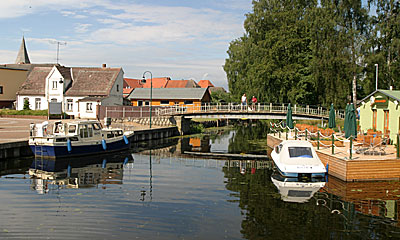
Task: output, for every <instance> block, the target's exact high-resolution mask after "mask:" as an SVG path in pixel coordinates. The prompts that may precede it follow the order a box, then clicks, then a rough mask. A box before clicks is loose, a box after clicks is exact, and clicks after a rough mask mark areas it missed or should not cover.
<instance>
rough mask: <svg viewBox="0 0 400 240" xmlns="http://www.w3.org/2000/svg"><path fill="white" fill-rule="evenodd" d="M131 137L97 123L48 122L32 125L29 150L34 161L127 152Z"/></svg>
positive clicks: (120, 130) (86, 121)
mask: <svg viewBox="0 0 400 240" xmlns="http://www.w3.org/2000/svg"><path fill="white" fill-rule="evenodd" d="M132 134H133V133H131V132H130V133H124V131H123V130H122V129H118V128H102V126H101V124H100V122H99V121H95V120H82V121H56V122H54V123H52V124H50V123H48V122H47V121H46V122H43V123H40V124H31V125H30V136H29V146H30V148H31V150H32V152H33V153H34V155H35V157H44V158H62V157H72V156H84V155H92V154H101V153H109V152H113V151H121V150H124V149H128V148H129V137H130V136H131V135H132Z"/></svg>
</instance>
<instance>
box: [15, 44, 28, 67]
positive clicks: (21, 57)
mask: <svg viewBox="0 0 400 240" xmlns="http://www.w3.org/2000/svg"><path fill="white" fill-rule="evenodd" d="M15 63H16V64H30V63H31V61H29V56H28V51H27V50H26V46H25V38H24V37H22V43H21V47H20V48H19V52H18V56H17V59H16V60H15Z"/></svg>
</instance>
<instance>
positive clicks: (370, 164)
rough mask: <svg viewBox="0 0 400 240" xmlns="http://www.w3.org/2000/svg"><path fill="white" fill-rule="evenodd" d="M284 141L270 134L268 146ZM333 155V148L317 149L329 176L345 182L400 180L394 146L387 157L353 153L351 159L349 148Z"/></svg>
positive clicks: (399, 168)
mask: <svg viewBox="0 0 400 240" xmlns="http://www.w3.org/2000/svg"><path fill="white" fill-rule="evenodd" d="M283 140H284V139H282V138H278V137H277V136H273V134H269V135H268V138H267V143H268V146H269V147H271V148H273V147H274V146H276V145H277V144H279V143H280V142H281V141H283ZM336 149H337V150H336V152H337V153H336V154H332V152H331V148H320V149H319V150H317V149H316V151H317V154H318V157H319V158H320V159H321V161H322V163H323V164H324V165H325V166H326V165H329V166H328V168H329V170H328V174H329V175H330V176H334V177H337V178H339V179H341V180H343V181H346V182H349V181H377V180H400V159H397V158H396V150H395V148H394V146H388V147H387V150H386V154H385V155H375V156H374V155H363V154H356V153H353V158H352V159H349V154H348V153H349V147H348V146H343V147H341V148H336Z"/></svg>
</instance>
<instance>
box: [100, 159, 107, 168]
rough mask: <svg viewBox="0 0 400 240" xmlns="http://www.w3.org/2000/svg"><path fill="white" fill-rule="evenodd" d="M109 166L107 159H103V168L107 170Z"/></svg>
mask: <svg viewBox="0 0 400 240" xmlns="http://www.w3.org/2000/svg"><path fill="white" fill-rule="evenodd" d="M106 165H107V159H103V164H102V165H101V168H103V169H104V168H106Z"/></svg>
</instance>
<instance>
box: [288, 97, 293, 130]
mask: <svg viewBox="0 0 400 240" xmlns="http://www.w3.org/2000/svg"><path fill="white" fill-rule="evenodd" d="M286 125H287V126H288V127H289V128H290V129H293V128H294V126H293V118H292V108H291V107H290V103H289V105H288V109H287V114H286Z"/></svg>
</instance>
